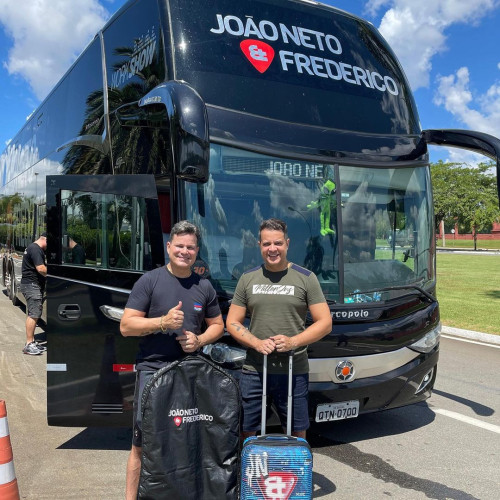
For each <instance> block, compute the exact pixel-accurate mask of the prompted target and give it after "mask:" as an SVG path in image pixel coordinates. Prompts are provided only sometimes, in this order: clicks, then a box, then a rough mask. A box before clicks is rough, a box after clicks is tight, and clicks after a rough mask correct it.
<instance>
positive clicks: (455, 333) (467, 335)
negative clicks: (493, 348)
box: [441, 325, 500, 345]
mask: <svg viewBox="0 0 500 500" xmlns="http://www.w3.org/2000/svg"><path fill="white" fill-rule="evenodd" d="M441 334H442V335H449V336H450V337H457V338H463V339H468V340H475V341H477V342H483V343H485V344H494V345H500V335H492V334H491V333H481V332H475V331H473V330H462V329H460V328H453V327H451V326H444V325H443V328H442V330H441Z"/></svg>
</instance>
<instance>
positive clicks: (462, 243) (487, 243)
mask: <svg viewBox="0 0 500 500" xmlns="http://www.w3.org/2000/svg"><path fill="white" fill-rule="evenodd" d="M436 244H437V246H438V247H440V248H467V249H471V250H472V249H474V241H472V240H454V239H452V238H445V244H446V245H445V247H443V241H442V240H440V239H438V240H437V241H436ZM477 248H486V249H488V250H500V240H477Z"/></svg>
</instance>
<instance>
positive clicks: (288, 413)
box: [260, 351, 294, 436]
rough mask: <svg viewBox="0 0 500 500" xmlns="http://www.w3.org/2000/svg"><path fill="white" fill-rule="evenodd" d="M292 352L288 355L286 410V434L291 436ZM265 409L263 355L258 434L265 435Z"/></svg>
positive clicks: (265, 356) (264, 365)
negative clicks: (260, 411)
mask: <svg viewBox="0 0 500 500" xmlns="http://www.w3.org/2000/svg"><path fill="white" fill-rule="evenodd" d="M293 354H294V352H293V351H290V352H289V353H288V404H287V410H286V433H287V435H288V436H291V435H292V401H293V393H292V385H293V384H292V382H293V377H292V374H293ZM266 407H267V355H264V359H263V364H262V413H261V420H260V433H261V434H262V435H264V434H265V433H266Z"/></svg>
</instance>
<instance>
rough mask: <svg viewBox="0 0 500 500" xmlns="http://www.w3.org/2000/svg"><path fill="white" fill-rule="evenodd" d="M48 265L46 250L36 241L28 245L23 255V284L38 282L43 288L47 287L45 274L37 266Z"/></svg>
mask: <svg viewBox="0 0 500 500" xmlns="http://www.w3.org/2000/svg"><path fill="white" fill-rule="evenodd" d="M42 264H43V265H44V266H45V265H46V263H45V252H44V251H43V250H42V249H41V248H40V247H39V246H38V245H37V244H36V243H35V242H33V243H31V244H30V245H28V247H27V248H26V250H25V251H24V255H23V263H22V267H21V272H22V277H21V284H23V285H29V284H31V283H35V284H38V285H39V286H40V288H41V289H42V290H43V289H44V288H45V276H42V275H41V274H40V273H39V272H38V271H37V270H36V267H37V266H40V265H42Z"/></svg>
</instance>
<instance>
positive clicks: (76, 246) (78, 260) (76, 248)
mask: <svg viewBox="0 0 500 500" xmlns="http://www.w3.org/2000/svg"><path fill="white" fill-rule="evenodd" d="M68 247H69V249H70V250H71V257H72V260H71V262H72V264H85V249H84V248H83V247H82V245H80V243H77V242H76V241H75V240H74V239H73V238H72V237H71V236H68Z"/></svg>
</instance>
